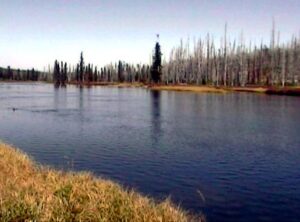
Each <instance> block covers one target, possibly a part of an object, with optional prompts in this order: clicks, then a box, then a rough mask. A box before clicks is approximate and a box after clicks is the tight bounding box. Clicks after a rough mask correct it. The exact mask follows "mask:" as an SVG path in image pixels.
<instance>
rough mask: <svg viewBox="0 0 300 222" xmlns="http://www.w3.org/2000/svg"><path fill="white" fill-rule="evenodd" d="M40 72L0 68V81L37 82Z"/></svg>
mask: <svg viewBox="0 0 300 222" xmlns="http://www.w3.org/2000/svg"><path fill="white" fill-rule="evenodd" d="M39 75H40V72H38V71H35V70H34V69H31V70H29V69H27V70H20V69H11V68H10V66H8V67H7V68H6V69H4V68H1V67H0V79H2V80H15V81H37V80H38V79H39Z"/></svg>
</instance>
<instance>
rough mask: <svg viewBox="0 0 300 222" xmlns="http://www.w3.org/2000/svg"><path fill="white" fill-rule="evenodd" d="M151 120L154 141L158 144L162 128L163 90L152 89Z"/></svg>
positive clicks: (155, 144)
mask: <svg viewBox="0 0 300 222" xmlns="http://www.w3.org/2000/svg"><path fill="white" fill-rule="evenodd" d="M150 95H151V117H152V119H151V121H152V133H151V135H152V141H154V146H157V145H158V143H159V141H160V136H161V133H162V130H161V92H160V91H157V90H151V91H150Z"/></svg>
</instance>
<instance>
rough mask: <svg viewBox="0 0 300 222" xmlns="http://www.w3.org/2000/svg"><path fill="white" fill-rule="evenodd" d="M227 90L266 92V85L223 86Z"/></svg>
mask: <svg viewBox="0 0 300 222" xmlns="http://www.w3.org/2000/svg"><path fill="white" fill-rule="evenodd" d="M224 89H225V90H228V91H235V92H252V93H266V91H267V88H266V87H259V86H257V87H227V88H224Z"/></svg>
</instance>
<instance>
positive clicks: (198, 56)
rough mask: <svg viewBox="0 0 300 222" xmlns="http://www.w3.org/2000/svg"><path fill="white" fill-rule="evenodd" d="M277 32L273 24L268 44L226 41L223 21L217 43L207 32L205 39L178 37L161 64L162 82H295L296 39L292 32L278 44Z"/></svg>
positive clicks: (299, 67)
mask: <svg viewBox="0 0 300 222" xmlns="http://www.w3.org/2000/svg"><path fill="white" fill-rule="evenodd" d="M279 39H280V32H276V31H275V24H273V29H272V34H271V41H270V44H269V45H265V44H263V42H261V44H260V45H259V46H256V45H252V44H251V42H250V43H249V44H248V45H246V44H245V40H244V38H243V35H242V34H241V37H240V40H239V41H236V40H234V41H233V42H229V41H228V37H227V25H225V33H224V39H223V40H222V41H221V44H220V47H218V48H217V47H216V44H215V42H214V39H213V38H212V37H211V35H209V34H207V36H206V38H205V39H201V38H200V39H198V40H194V41H193V45H192V49H191V47H190V40H189V39H188V40H187V41H186V42H184V41H183V40H181V42H180V45H179V46H178V47H175V48H173V49H172V51H171V53H170V56H169V61H168V62H164V64H163V78H162V82H163V83H166V84H179V83H187V84H197V85H213V86H246V85H264V86H274V85H281V86H285V85H296V84H298V82H299V71H300V42H299V39H298V38H297V37H295V36H293V37H292V39H291V40H290V41H289V42H287V43H282V44H280V40H279Z"/></svg>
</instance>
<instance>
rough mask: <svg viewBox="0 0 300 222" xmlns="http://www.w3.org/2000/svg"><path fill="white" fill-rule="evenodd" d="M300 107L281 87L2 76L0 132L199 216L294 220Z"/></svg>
mask: <svg viewBox="0 0 300 222" xmlns="http://www.w3.org/2000/svg"><path fill="white" fill-rule="evenodd" d="M299 110H300V100H299V98H296V97H285V96H283V97H280V96H268V95H257V94H247V93H228V94H224V95H223V94H220V95H219V94H196V93H180V92H170V91H162V92H159V91H151V90H145V89H141V88H121V89H118V88H109V87H92V88H83V89H80V88H77V87H76V86H69V87H68V88H66V89H54V87H53V86H52V85H50V84H42V83H38V84H28V83H26V84H19V83H1V84H0V138H1V139H3V140H4V141H6V142H8V143H12V144H14V145H16V146H18V147H20V148H22V149H23V150H24V151H26V152H27V153H29V154H30V155H32V156H34V158H35V159H36V160H38V161H39V162H41V163H43V164H49V165H52V166H55V167H58V168H68V169H69V168H72V169H75V170H89V171H92V172H94V173H95V174H97V175H101V176H104V177H108V178H112V179H114V180H116V181H118V182H120V183H122V184H124V185H126V186H129V187H134V188H136V189H137V190H138V191H141V192H143V193H145V194H151V195H153V196H155V197H157V198H164V197H166V196H168V195H171V198H172V199H173V200H174V201H176V202H177V203H181V205H182V206H183V207H185V208H186V209H190V210H192V211H194V212H198V211H199V210H202V211H203V212H204V214H206V215H207V218H208V221H249V220H254V221H272V220H273V221H274V220H276V221H278V220H283V221H297V220H298V218H300V208H299V206H300V186H299V184H300V171H299V165H300V137H299V132H300V118H299ZM199 191H200V193H202V194H203V195H204V198H203V197H201V195H200V194H199ZM287 219H288V220H287Z"/></svg>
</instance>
